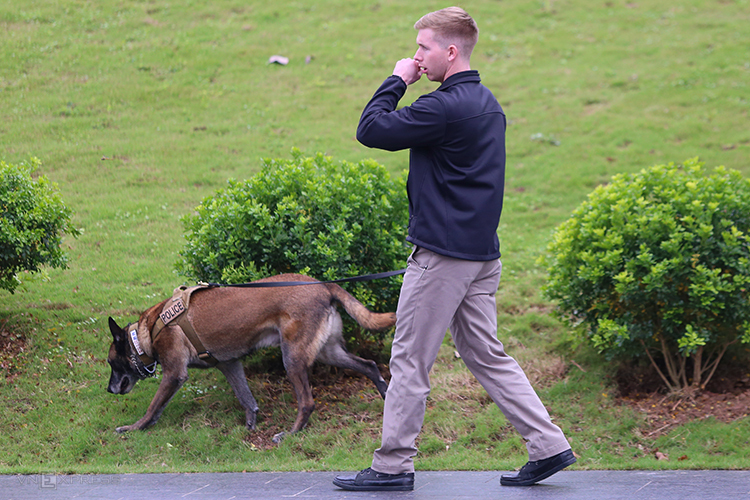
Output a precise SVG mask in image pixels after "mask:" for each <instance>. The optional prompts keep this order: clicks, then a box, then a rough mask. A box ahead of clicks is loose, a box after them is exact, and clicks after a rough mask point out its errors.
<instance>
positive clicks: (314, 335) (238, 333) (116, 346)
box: [107, 274, 396, 443]
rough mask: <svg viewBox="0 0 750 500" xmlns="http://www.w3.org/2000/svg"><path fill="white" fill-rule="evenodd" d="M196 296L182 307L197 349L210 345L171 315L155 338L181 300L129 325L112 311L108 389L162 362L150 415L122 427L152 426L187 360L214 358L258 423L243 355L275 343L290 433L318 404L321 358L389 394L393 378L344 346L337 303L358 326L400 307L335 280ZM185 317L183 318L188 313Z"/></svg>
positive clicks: (386, 323)
mask: <svg viewBox="0 0 750 500" xmlns="http://www.w3.org/2000/svg"><path fill="white" fill-rule="evenodd" d="M314 281H316V280H314V279H313V278H310V277H309V276H303V275H297V274H282V275H278V276H273V277H270V278H264V279H262V280H259V281H258V283H263V282H314ZM191 297H192V298H190V299H189V306H187V309H186V310H185V311H184V312H182V311H180V312H179V314H184V315H185V318H186V319H187V320H188V321H189V323H190V325H191V327H192V328H193V329H194V332H195V335H197V336H198V337H199V339H200V340H199V341H198V344H199V348H203V346H205V351H206V352H203V353H199V352H198V349H199V348H196V347H195V345H194V344H193V343H192V342H191V340H190V339H189V337H188V334H187V332H186V330H189V329H190V327H187V326H186V327H185V328H183V327H181V326H180V325H179V324H177V323H175V322H172V321H171V320H169V321H166V323H167V324H166V325H164V326H163V327H161V329H160V330H159V331H158V333H157V336H156V337H155V339H152V332H153V330H154V328H155V325H157V324H158V323H159V321H160V318H161V320H162V325H163V324H164V322H165V321H164V315H165V314H167V315H168V314H169V313H167V310H170V307H171V309H174V307H176V306H170V299H167V300H164V301H162V302H160V303H159V304H156V305H155V306H152V307H150V308H149V309H147V310H146V311H145V312H143V313H142V314H141V315H140V317H139V319H138V321H137V323H134V324H128V325H127V326H126V327H125V328H121V327H119V326H118V325H117V323H116V322H115V320H113V319H112V318H111V317H110V318H109V328H110V331H111V333H112V337H113V340H112V344H111V345H110V348H109V354H108V356H107V361H108V363H109V365H110V367H111V369H112V373H111V376H110V379H109V385H108V387H107V391H109V392H111V393H113V394H127V393H129V392H130V391H131V390H132V389H133V387H134V386H135V384H136V382H138V380H141V379H144V378H146V377H147V376H149V374H150V373H153V371H154V369H155V363H159V364H160V365H161V366H162V378H161V382H160V384H159V388H158V390H157V391H156V394H155V395H154V398H153V400H152V401H151V404H150V405H149V407H148V410H147V411H146V414H145V415H144V416H143V417H142V418H141V419H140V420H138V421H137V422H135V423H134V424H131V425H125V426H122V427H118V428H117V429H116V431H117V432H118V433H122V432H128V431H132V430H143V429H145V428H147V427H149V426H152V425H154V424H155V423H156V422H157V420H159V417H160V416H161V413H162V411H163V410H164V407H165V406H166V405H167V403H168V402H169V401H170V400H171V399H172V397H173V396H174V395H175V393H176V392H177V391H178V390H179V388H180V387H182V385H183V384H184V383H185V381H187V379H188V367H194V368H209V367H211V366H213V365H214V364H215V366H216V368H218V369H219V370H220V371H221V372H222V373H223V374H224V376H225V377H226V379H227V381H228V382H229V385H230V386H231V387H232V390H233V391H234V394H235V396H236V397H237V399H238V400H239V401H240V404H241V405H242V407H243V408H244V409H245V425H246V427H247V428H248V429H249V430H255V426H256V417H257V413H258V404H257V403H256V401H255V398H254V397H253V394H252V392H251V391H250V388H249V387H248V384H247V379H246V378H245V371H244V368H243V365H242V363H241V358H242V357H243V356H245V355H247V354H248V353H250V352H251V351H253V350H255V349H259V348H263V347H269V346H280V347H281V353H282V358H283V362H284V368H285V369H286V373H287V376H288V377H289V380H290V382H291V385H292V387H293V389H294V394H295V396H296V398H297V418H296V420H295V422H294V425H293V426H292V428H291V430H290V431H289V433H295V432H299V431H301V430H302V429H304V428H305V426H306V425H307V422H308V419H309V418H310V415H311V414H312V412H313V410H314V409H315V402H314V400H313V396H312V390H311V387H310V382H309V380H308V372H309V370H310V368H311V366H312V364H313V362H315V361H316V360H317V361H321V362H323V363H325V364H328V365H331V366H336V367H340V368H346V369H350V370H354V371H356V372H359V373H361V374H363V375H365V376H367V377H368V378H369V379H370V380H372V381H373V383H374V384H375V387H376V388H377V390H378V392H379V393H380V395H381V396H382V397H383V398H385V393H386V390H387V389H388V384H387V383H386V381H385V380H384V379H383V377H382V376H381V374H380V371H379V370H378V367H377V365H376V363H375V362H374V361H372V360H366V359H363V358H360V357H357V356H355V355H353V354H351V353H349V352H348V351H347V350H346V349H345V347H344V341H343V337H342V333H341V327H342V323H341V316H340V315H339V312H338V310H337V308H336V305H337V304H340V305H342V306H343V307H344V309H345V310H346V312H347V313H348V314H349V315H350V316H351V317H352V318H354V319H355V320H356V321H357V323H359V325H360V326H362V327H363V328H365V329H368V330H373V331H383V330H386V329H388V328H390V327H392V326H393V325H394V324H395V323H396V314H395V313H374V312H371V311H370V310H368V309H367V308H366V307H365V306H364V305H363V304H362V303H361V302H359V301H358V300H357V299H355V298H354V297H353V296H352V295H350V294H349V293H348V292H346V291H345V290H344V289H343V288H341V287H340V286H338V285H336V284H333V283H320V282H317V283H315V284H305V285H302V286H283V287H281V286H279V287H274V286H271V287H267V288H240V287H208V288H202V289H199V290H196V291H195V292H193V294H192V296H191ZM173 300H174V299H173ZM181 324H182V325H185V323H184V320H183V322H181ZM159 326H161V325H159ZM201 343H202V344H203V345H200V344H201ZM136 351H138V352H136ZM207 354H208V356H207ZM144 357H145V358H146V359H149V357H150V359H152V360H153V364H152V365H151V367H150V368H149V367H148V366H145V365H144V364H143V362H141V359H143V358H144ZM144 368H145V370H144ZM286 434H287V433H286V432H280V433H279V434H276V435H275V436H274V438H273V441H274V442H275V443H278V442H280V441H281V439H283V437H284V435H286Z"/></svg>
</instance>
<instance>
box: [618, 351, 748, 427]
mask: <svg viewBox="0 0 750 500" xmlns="http://www.w3.org/2000/svg"><path fill="white" fill-rule="evenodd" d="M616 382H617V386H618V390H619V393H620V397H619V398H618V402H619V403H620V404H624V405H628V406H630V407H632V408H633V409H635V410H636V411H638V412H640V413H642V414H644V416H645V424H644V426H643V427H642V428H641V429H640V431H641V433H642V434H643V436H644V437H648V438H656V437H659V436H661V435H664V434H666V433H668V432H669V431H670V430H671V429H672V428H674V427H676V426H679V425H682V424H685V423H687V422H692V421H696V420H705V419H708V418H714V419H716V420H717V421H719V422H724V423H730V422H734V421H735V420H738V419H740V418H744V417H747V416H748V415H750V372H748V369H747V367H746V366H744V365H743V363H741V362H738V361H737V360H735V361H734V362H731V361H730V362H727V363H725V364H724V365H720V370H719V371H718V372H717V373H716V375H715V376H714V377H713V379H712V380H711V381H710V382H709V384H708V386H707V387H706V390H704V391H701V392H698V393H696V394H694V395H692V396H684V395H682V396H681V395H675V394H671V395H670V394H666V392H665V390H664V388H663V383H662V382H661V379H660V378H659V375H658V374H657V373H656V371H655V370H654V369H653V367H651V366H646V367H628V368H623V369H621V370H620V372H619V373H618V375H617V377H616Z"/></svg>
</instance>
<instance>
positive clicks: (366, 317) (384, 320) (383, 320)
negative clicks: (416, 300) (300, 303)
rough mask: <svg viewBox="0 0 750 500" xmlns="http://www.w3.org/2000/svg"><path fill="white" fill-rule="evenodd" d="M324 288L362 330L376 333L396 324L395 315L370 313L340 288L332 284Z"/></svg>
mask: <svg viewBox="0 0 750 500" xmlns="http://www.w3.org/2000/svg"><path fill="white" fill-rule="evenodd" d="M326 286H327V287H328V290H329V291H330V292H331V295H332V296H333V298H334V299H335V300H336V302H338V303H339V304H341V305H342V306H344V309H345V310H346V312H347V313H348V314H349V316H351V317H352V318H354V319H355V321H356V322H357V323H359V324H360V326H362V327H363V328H366V329H367V330H373V331H376V332H378V331H382V330H387V329H388V328H390V327H392V326H393V325H395V324H396V313H392V312H390V313H375V312H372V311H370V310H369V309H367V308H366V307H365V306H364V304H362V303H361V302H360V301H358V300H357V299H355V298H354V297H353V296H352V295H351V294H350V293H349V292H347V291H346V290H344V289H343V288H341V287H340V286H338V285H336V284H334V283H329V284H327V285H326Z"/></svg>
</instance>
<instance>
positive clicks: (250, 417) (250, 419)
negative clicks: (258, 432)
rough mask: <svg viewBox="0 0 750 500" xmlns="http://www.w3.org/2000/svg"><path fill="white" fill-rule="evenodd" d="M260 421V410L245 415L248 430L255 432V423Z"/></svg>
mask: <svg viewBox="0 0 750 500" xmlns="http://www.w3.org/2000/svg"><path fill="white" fill-rule="evenodd" d="M257 420H258V410H257V409H256V410H255V411H248V412H247V413H246V414H245V427H247V430H249V431H254V430H255V423H256V422H257Z"/></svg>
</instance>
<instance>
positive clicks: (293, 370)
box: [272, 343, 315, 443]
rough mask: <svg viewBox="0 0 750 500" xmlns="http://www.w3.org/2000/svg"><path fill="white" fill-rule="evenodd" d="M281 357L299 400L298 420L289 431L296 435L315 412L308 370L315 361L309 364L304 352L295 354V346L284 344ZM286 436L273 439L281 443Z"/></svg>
mask: <svg viewBox="0 0 750 500" xmlns="http://www.w3.org/2000/svg"><path fill="white" fill-rule="evenodd" d="M281 355H282V358H283V359H284V368H285V369H286V374H287V376H288V377H289V382H290V383H291V384H292V388H293V389H294V395H295V397H296V398H297V419H296V420H295V421H294V425H293V426H292V428H291V429H290V430H289V433H290V434H294V433H295V432H299V431H301V430H302V429H304V428H305V426H306V425H307V421H308V420H309V419H310V415H312V412H313V411H314V410H315V401H314V400H313V395H312V388H311V387H310V379H309V377H308V370H309V369H310V365H312V362H313V360H310V361H309V362H308V361H307V360H306V356H305V354H304V353H303V352H295V348H294V347H293V346H290V345H289V344H284V343H282V344H281ZM286 434H287V433H286V432H279V433H278V434H276V435H275V436H274V437H273V439H272V441H273V442H274V443H280V442H281V440H282V439H284V436H285V435H286Z"/></svg>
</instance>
